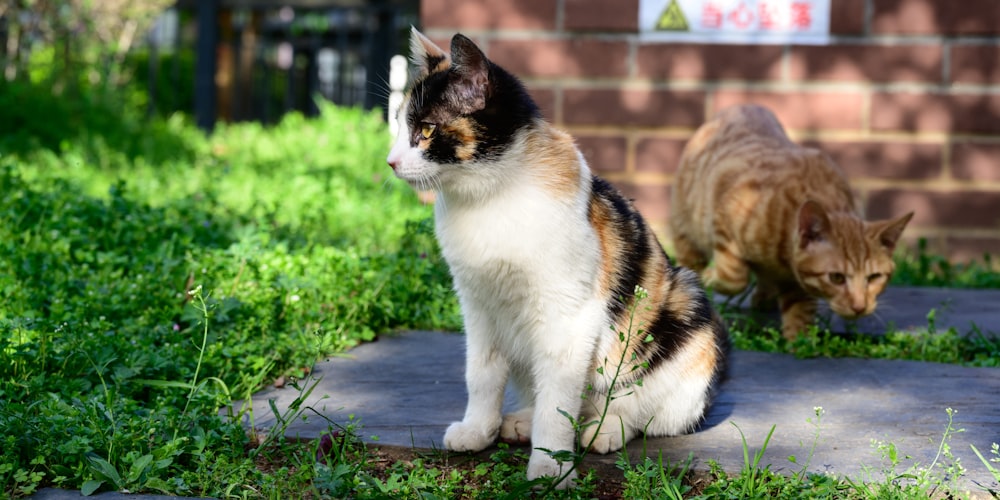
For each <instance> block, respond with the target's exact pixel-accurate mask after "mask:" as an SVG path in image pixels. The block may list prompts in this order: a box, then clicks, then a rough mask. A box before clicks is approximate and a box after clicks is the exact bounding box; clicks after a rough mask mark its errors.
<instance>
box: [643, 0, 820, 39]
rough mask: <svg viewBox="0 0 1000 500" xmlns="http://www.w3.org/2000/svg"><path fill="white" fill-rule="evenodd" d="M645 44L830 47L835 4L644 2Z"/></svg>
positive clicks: (802, 0) (792, 0)
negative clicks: (831, 23)
mask: <svg viewBox="0 0 1000 500" xmlns="http://www.w3.org/2000/svg"><path fill="white" fill-rule="evenodd" d="M639 30H640V36H641V38H642V41H650V42H651V41H664V42H675V41H676V42H709V43H741V44H748V43H750V44H784V43H799V44H814V45H820V44H826V43H828V42H829V38H830V0H640V2H639Z"/></svg>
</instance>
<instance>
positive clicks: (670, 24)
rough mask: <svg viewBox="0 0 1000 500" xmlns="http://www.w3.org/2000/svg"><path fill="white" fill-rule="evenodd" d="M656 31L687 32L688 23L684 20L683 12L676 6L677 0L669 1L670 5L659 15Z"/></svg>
mask: <svg viewBox="0 0 1000 500" xmlns="http://www.w3.org/2000/svg"><path fill="white" fill-rule="evenodd" d="M656 29H658V30H662V31H687V30H688V22H687V19H685V18H684V11H682V10H681V6H680V5H678V4H677V0H670V4H668V5H667V8H666V9H664V10H663V14H660V20H659V21H657V22H656Z"/></svg>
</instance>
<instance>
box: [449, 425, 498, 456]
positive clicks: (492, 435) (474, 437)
mask: <svg viewBox="0 0 1000 500" xmlns="http://www.w3.org/2000/svg"><path fill="white" fill-rule="evenodd" d="M496 439H497V430H496V429H493V430H489V429H485V428H483V427H482V426H480V425H476V424H474V423H470V422H465V421H464V420H463V421H461V422H454V423H452V424H451V425H449V426H448V429H447V430H445V431H444V447H445V448H447V449H449V450H451V451H480V450H484V449H486V447H487V446H489V445H491V444H493V442H494V441H496Z"/></svg>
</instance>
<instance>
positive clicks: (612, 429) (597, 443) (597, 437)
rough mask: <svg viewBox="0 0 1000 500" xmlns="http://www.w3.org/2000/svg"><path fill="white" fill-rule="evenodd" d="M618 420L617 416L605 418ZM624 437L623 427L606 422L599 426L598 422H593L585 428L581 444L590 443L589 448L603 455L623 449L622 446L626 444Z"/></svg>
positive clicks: (606, 420) (581, 436)
mask: <svg viewBox="0 0 1000 500" xmlns="http://www.w3.org/2000/svg"><path fill="white" fill-rule="evenodd" d="M617 420H618V419H617V417H615V419H614V420H610V419H605V422H608V421H615V422H617ZM624 437H625V436H623V435H622V430H621V428H620V427H618V426H617V425H610V424H605V425H603V426H601V427H600V428H598V427H597V422H593V423H591V424H590V425H588V426H587V427H585V428H584V429H583V432H582V433H581V435H580V445H581V446H587V445H590V447H589V448H588V449H590V450H591V451H594V452H597V453H600V454H602V455H603V454H606V453H611V452H612V451H618V450H620V449H622V446H624V445H625V442H624V440H623V438H624Z"/></svg>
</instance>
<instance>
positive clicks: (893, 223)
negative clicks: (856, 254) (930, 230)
mask: <svg viewBox="0 0 1000 500" xmlns="http://www.w3.org/2000/svg"><path fill="white" fill-rule="evenodd" d="M912 218H913V212H910V213H908V214H906V215H904V216H902V217H900V218H898V219H891V220H886V221H881V222H876V223H875V224H874V229H875V231H876V234H875V236H876V237H877V238H878V241H879V243H881V244H882V246H883V247H884V248H885V249H886V250H888V251H890V252H892V251H893V250H895V249H896V243H897V242H898V241H899V237H900V236H902V234H903V230H904V229H906V225H907V224H908V223H909V222H910V219H912Z"/></svg>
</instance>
